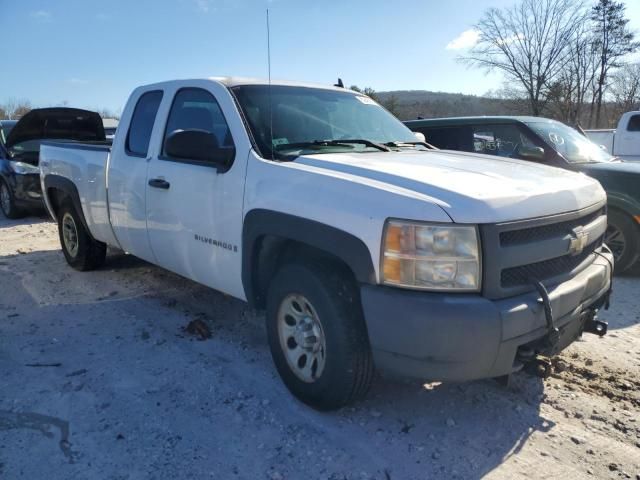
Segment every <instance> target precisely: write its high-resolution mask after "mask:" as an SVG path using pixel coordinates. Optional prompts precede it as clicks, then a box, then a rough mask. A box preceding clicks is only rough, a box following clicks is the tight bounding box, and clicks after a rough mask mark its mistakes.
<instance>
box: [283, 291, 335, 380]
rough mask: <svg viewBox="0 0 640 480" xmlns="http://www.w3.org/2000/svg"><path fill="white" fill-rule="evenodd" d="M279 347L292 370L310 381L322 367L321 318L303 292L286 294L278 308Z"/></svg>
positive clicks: (323, 343)
mask: <svg viewBox="0 0 640 480" xmlns="http://www.w3.org/2000/svg"><path fill="white" fill-rule="evenodd" d="M278 337H279V338H280V347H281V348H282V352H283V353H284V357H285V359H286V360H287V364H288V365H289V368H290V369H291V371H292V372H293V373H294V374H295V375H296V377H298V378H299V379H300V380H302V381H303V382H306V383H313V382H315V381H316V380H318V378H320V376H321V375H322V372H323V371H324V367H325V363H326V351H327V347H326V340H325V336H324V331H323V329H322V324H321V323H320V318H319V317H318V314H317V313H316V310H315V308H314V307H313V305H312V304H311V302H309V300H307V298H306V297H305V296H304V295H300V294H290V295H287V296H286V297H285V298H284V300H282V303H281V304H280V308H279V309H278Z"/></svg>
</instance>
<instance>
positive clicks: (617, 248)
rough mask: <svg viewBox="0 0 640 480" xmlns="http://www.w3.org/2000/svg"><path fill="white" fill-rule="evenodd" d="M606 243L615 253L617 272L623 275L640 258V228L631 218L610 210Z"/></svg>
mask: <svg viewBox="0 0 640 480" xmlns="http://www.w3.org/2000/svg"><path fill="white" fill-rule="evenodd" d="M604 242H605V243H606V244H607V246H608V247H609V248H610V249H611V252H612V253H613V257H614V260H615V272H616V273H622V272H624V271H626V270H628V269H629V268H631V267H632V266H633V265H634V264H635V263H636V261H637V260H638V257H639V256H640V227H638V224H637V223H635V222H634V220H633V219H632V218H631V216H629V215H627V214H625V213H622V212H619V211H617V210H609V213H608V225H607V232H606V233H605V237H604Z"/></svg>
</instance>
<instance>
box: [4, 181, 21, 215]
mask: <svg viewBox="0 0 640 480" xmlns="http://www.w3.org/2000/svg"><path fill="white" fill-rule="evenodd" d="M0 209H1V210H2V213H3V214H4V216H5V217H7V218H10V219H16V218H22V217H24V211H23V210H21V209H19V208H18V207H16V199H15V197H14V196H13V192H12V191H11V188H9V185H7V182H5V181H4V180H1V179H0Z"/></svg>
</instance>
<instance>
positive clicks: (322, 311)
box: [266, 263, 374, 410]
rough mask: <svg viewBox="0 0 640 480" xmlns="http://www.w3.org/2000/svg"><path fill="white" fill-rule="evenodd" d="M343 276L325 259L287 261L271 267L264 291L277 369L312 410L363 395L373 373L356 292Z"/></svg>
mask: <svg viewBox="0 0 640 480" xmlns="http://www.w3.org/2000/svg"><path fill="white" fill-rule="evenodd" d="M347 278H348V277H347V275H346V274H344V273H342V272H341V269H340V268H332V265H331V263H329V264H327V265H324V266H320V265H315V264H303V263H289V264H285V265H284V266H282V267H281V268H280V270H279V271H278V272H277V273H276V275H275V276H274V278H273V279H272V281H271V283H270V285H269V290H268V293H267V314H266V321H267V335H268V339H269V346H270V348H271V356H272V357H273V361H274V363H275V366H276V368H277V370H278V373H279V374H280V377H281V378H282V380H283V382H284V383H285V385H286V386H287V388H288V389H289V391H291V393H293V395H295V396H296V397H297V398H298V399H300V400H301V401H302V402H304V403H306V404H307V405H309V406H311V407H313V408H315V409H318V410H333V409H337V408H340V407H342V406H344V405H347V404H349V403H352V402H354V401H356V400H358V399H360V398H362V397H364V395H365V394H366V393H367V391H368V390H369V387H370V386H371V382H372V378H373V373H374V367H373V359H372V357H371V348H370V346H369V339H368V335H367V331H366V326H365V323H364V318H363V314H362V307H361V305H360V297H359V295H358V291H357V289H356V288H355V286H354V285H353V282H350V281H348V280H347ZM295 303H298V306H299V307H300V308H298V309H296V308H295ZM289 312H292V313H291V314H290V313H289ZM294 315H295V317H296V318H294ZM287 317H289V318H288V319H287ZM305 318H306V320H305ZM292 320H293V321H292ZM305 322H307V324H305ZM309 322H311V323H313V324H314V325H313V326H312V327H311V328H310V327H309V325H308V323H309ZM316 323H317V325H316ZM285 324H286V326H285ZM293 324H295V327H293V326H292V325H293ZM305 325H306V326H305ZM318 325H319V326H318ZM300 330H302V332H301V331H300ZM305 335H307V336H308V338H310V339H311V345H312V347H310V346H309V344H308V343H305V342H308V338H307V337H305ZM303 340H304V341H303ZM301 344H302V345H301ZM303 347H304V348H303ZM305 348H307V350H305ZM316 348H317V351H315V352H314V351H313V350H314V349H316ZM303 355H305V356H306V360H305V361H304V362H301V360H302V356H303ZM296 359H297V360H296ZM307 361H309V362H310V363H309V365H310V367H308V368H306V369H305V368H303V367H307ZM294 362H295V363H296V364H297V365H298V367H297V368H296V367H292V364H293V363H294ZM314 362H315V369H314ZM301 364H303V367H301ZM305 376H306V379H305V378H303V377H305Z"/></svg>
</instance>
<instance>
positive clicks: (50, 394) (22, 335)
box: [0, 217, 640, 480]
mask: <svg viewBox="0 0 640 480" xmlns="http://www.w3.org/2000/svg"><path fill="white" fill-rule="evenodd" d="M601 318H602V319H604V320H607V321H609V323H610V330H609V334H608V335H607V336H606V337H604V338H602V339H600V338H597V337H595V336H593V335H585V337H584V338H583V339H582V340H581V341H580V342H578V343H576V344H574V345H572V346H571V347H570V348H569V349H568V350H566V351H565V352H564V353H563V355H562V356H561V357H560V358H559V359H558V361H556V362H555V367H556V368H555V373H554V374H553V376H552V377H551V378H549V379H547V380H541V379H539V378H536V377H532V376H528V375H526V374H524V373H522V374H517V375H515V376H514V378H513V382H512V385H511V386H510V387H509V388H505V387H501V386H500V385H499V384H498V383H497V382H494V381H491V380H487V381H478V382H470V383H465V384H446V385H437V384H432V385H426V386H422V385H418V384H408V383H396V382H391V381H389V380H383V379H378V380H377V381H376V382H375V384H374V387H373V389H372V391H371V392H370V394H369V397H368V398H367V400H366V401H364V402H361V403H359V404H357V405H355V406H354V407H352V408H346V409H343V410H341V411H338V412H334V413H318V412H315V411H313V410H311V409H309V408H307V407H306V406H304V405H302V404H300V403H299V402H297V401H296V400H294V399H293V397H292V396H291V395H290V394H289V393H288V392H287V390H286V389H285V387H284V386H283V385H282V383H281V382H280V380H279V378H278V376H277V374H276V371H275V369H274V367H273V365H272V363H271V358H270V355H269V350H268V347H267V344H266V338H265V332H264V328H263V318H262V316H261V315H259V314H256V313H254V312H252V311H251V310H249V309H248V308H247V307H246V306H245V305H244V304H243V303H242V302H239V301H237V300H234V299H232V298H230V297H226V296H224V295H222V294H220V293H217V292H215V291H212V290H209V289H207V288H205V287H202V286H199V285H197V284H195V283H193V282H191V281H189V280H185V279H182V278H181V277H178V276H176V275H173V274H171V273H169V272H166V271H164V270H162V269H160V268H157V267H154V266H152V265H149V264H147V263H145V262H143V261H141V260H138V259H136V258H133V257H130V256H126V255H123V254H121V253H118V252H112V253H110V255H109V259H108V263H107V265H106V266H105V267H104V268H102V269H101V270H98V271H94V272H90V273H79V272H76V271H74V270H72V269H71V268H70V267H68V266H67V264H66V263H65V261H64V258H63V256H62V254H61V252H60V250H59V244H58V237H57V230H56V226H55V225H54V224H53V223H51V222H49V221H48V220H47V219H45V218H38V217H31V218H27V219H25V220H22V221H9V220H5V219H0V478H1V479H9V480H12V479H18V478H24V479H29V480H35V479H47V480H55V479H64V480H68V479H76V478H77V479H93V478H96V479H139V478H154V479H190V478H193V479H201V478H219V479H232V478H248V479H298V478H309V479H315V478H322V479H335V480H339V479H380V480H388V479H394V480H395V479H423V478H464V479H467V478H480V477H486V478H531V479H536V478H563V479H565V478H567V479H576V478H632V479H634V480H640V273H639V272H634V273H632V274H631V275H628V276H625V277H622V278H618V279H617V281H616V284H615V291H614V298H613V305H612V308H611V310H609V311H608V312H604V313H603V314H602V315H601ZM189 324H191V327H193V328H187V326H188V325H189ZM209 333H210V334H211V337H210V338H205V337H207V336H208V334H209Z"/></svg>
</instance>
